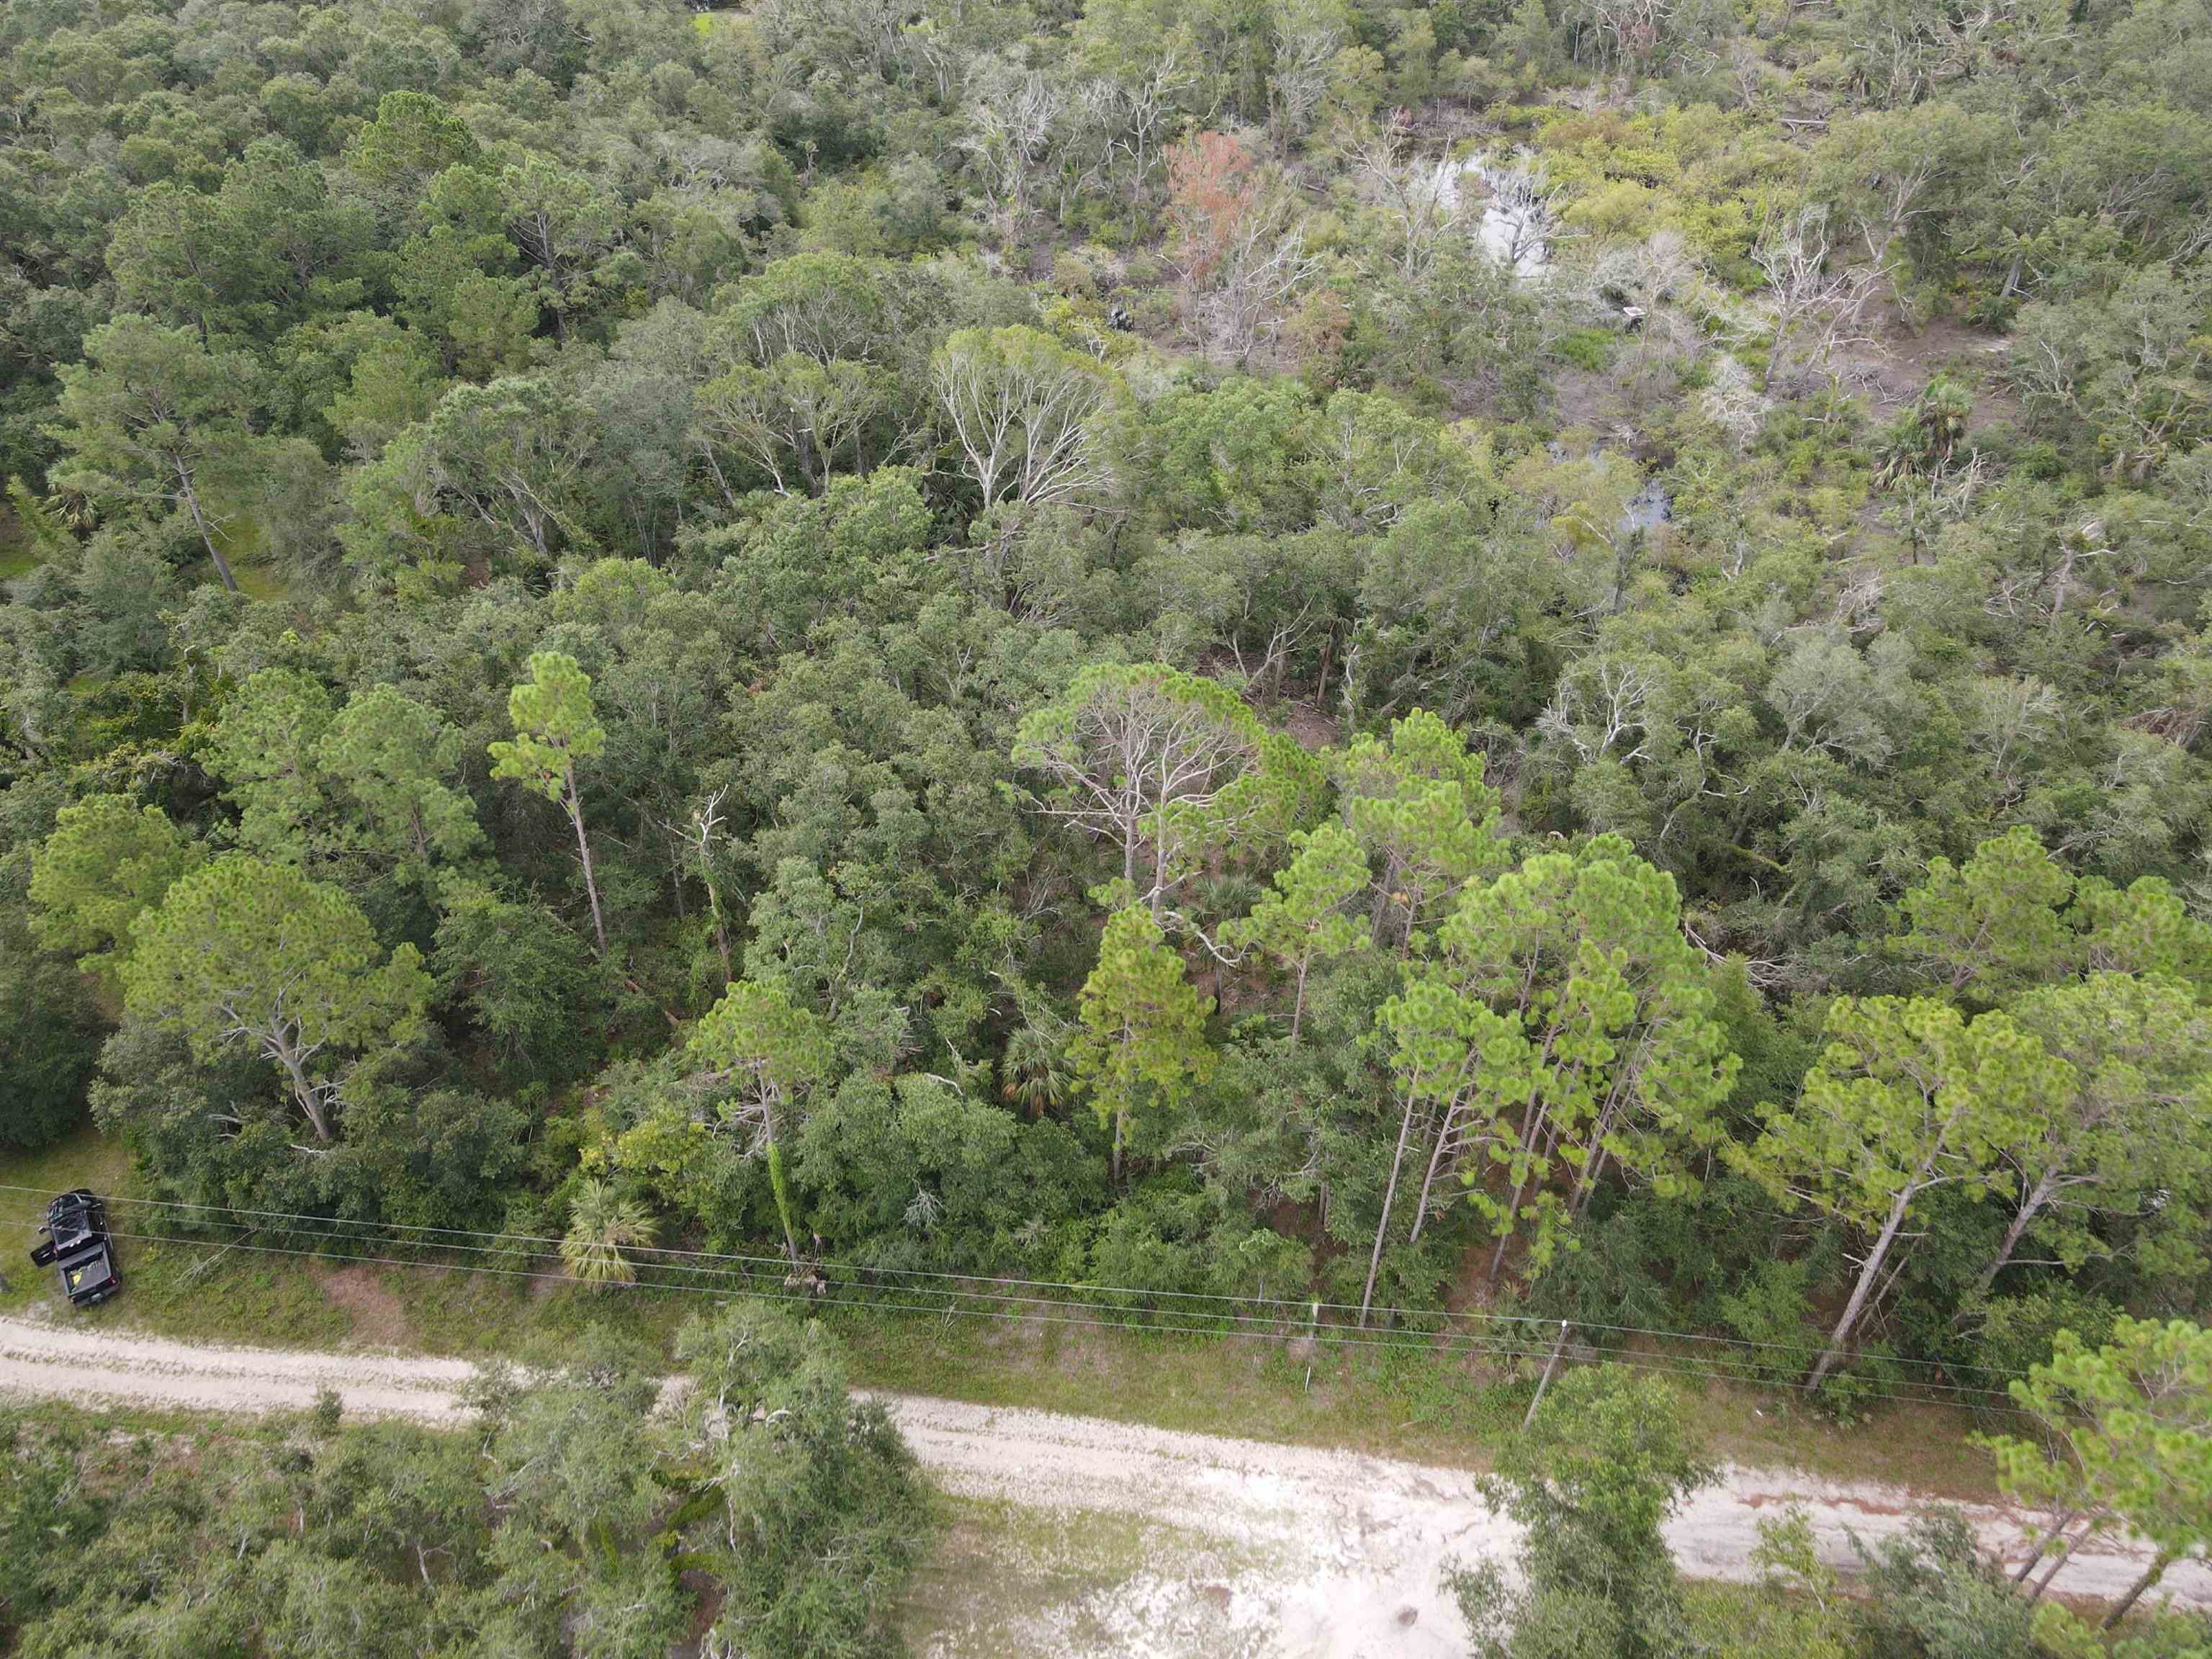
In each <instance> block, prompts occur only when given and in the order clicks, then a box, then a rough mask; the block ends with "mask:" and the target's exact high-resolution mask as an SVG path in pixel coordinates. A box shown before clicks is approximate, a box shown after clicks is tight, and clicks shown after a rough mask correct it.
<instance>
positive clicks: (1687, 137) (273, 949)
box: [0, 0, 2212, 1410]
mask: <svg viewBox="0 0 2212 1659" xmlns="http://www.w3.org/2000/svg"><path fill="white" fill-rule="evenodd" d="M0 108H4V110H5V112H6V117H7V118H6V121H5V123H4V125H0V226H4V227H5V230H4V237H5V252H6V258H5V261H4V263H0V474H4V475H5V476H6V477H7V478H8V480H9V485H8V503H9V506H8V508H7V511H6V513H5V515H4V516H0V536H3V537H4V538H5V543H6V551H5V556H6V559H7V567H6V568H7V570H8V573H9V583H8V586H7V590H6V592H7V603H6V605H5V606H4V608H0V661H4V665H5V666H4V671H0V992H4V1000H5V1007H6V1010H7V1012H8V1016H9V1017H8V1018H7V1019H6V1020H5V1021H4V1022H0V1066H4V1069H5V1072H6V1074H7V1079H8V1087H7V1089H6V1091H5V1094H4V1101H0V1139H4V1140H7V1141H9V1142H11V1143H15V1144H21V1145H35V1144H40V1143H41V1142H43V1141H45V1140H46V1139H49V1138H51V1137H52V1136H53V1135H54V1134H56V1133H59V1132H60V1131H61V1130H62V1129H64V1128H65V1127H67V1126H68V1125H70V1123H71V1122H72V1121H75V1119H76V1116H77V1115H79V1114H80V1113H81V1112H82V1110H83V1109H85V1108H86V1104H87V1103H89V1109H90V1110H91V1112H92V1113H93V1114H94V1117H95V1118H96V1120H97V1121H98V1122H99V1123H100V1125H101V1126H102V1127H105V1128H106V1129H107V1130H109V1131H111V1132H113V1133H118V1134H119V1135H121V1136H122V1137H124V1138H125V1139H127V1141H128V1143H129V1145H130V1146H131V1149H132V1151H133V1152H134V1154H135V1156H136V1158H137V1160H138V1163H139V1165H140V1170H141V1176H140V1179H141V1181H142V1183H143V1191H144V1192H145V1193H147V1194H149V1195H152V1196H155V1197H162V1198H169V1199H174V1200H183V1201H188V1202H191V1203H197V1204H206V1205H213V1206H247V1207H252V1208H257V1209H260V1210H264V1211H268V1212H290V1213H294V1214H297V1215H301V1216H309V1217H318V1216H331V1217H343V1218H351V1219H358V1220H365V1221H386V1222H391V1223H394V1224H404V1225H433V1226H441V1227H453V1228H497V1229H501V1230H504V1231H511V1232H514V1233H518V1234H525V1235H539V1236H545V1235H550V1236H555V1237H566V1238H568V1241H569V1244H570V1249H569V1250H568V1259H569V1261H570V1263H571V1266H572V1267H573V1268H574V1270H575V1271H576V1272H577V1273H579V1275H580V1276H582V1277H586V1278H601V1279H607V1278H614V1279H618V1278H620V1277H621V1276H622V1275H623V1273H624V1272H625V1271H626V1258H625V1255H624V1252H625V1250H628V1249H635V1247H637V1246H639V1245H641V1244H642V1243H647V1242H650V1241H653V1240H659V1241H660V1242H662V1243H682V1244H685V1245H689V1246H693V1247H697V1248H704V1249H774V1250H776V1251H779V1252H782V1253H786V1254H787V1255H788V1256H789V1257H790V1258H791V1260H792V1262H793V1268H794V1271H796V1270H797V1269H798V1268H799V1267H801V1266H803V1264H804V1263H805V1261H808V1260H810V1259H814V1260H819V1259H825V1258H826V1259H834V1260H836V1261H845V1262H858V1263H862V1264H876V1265H879V1266H883V1267H923V1268H933V1269H957V1270H959V1271H962V1272H973V1273H1009V1274H1021V1275H1025V1276H1029V1277H1032V1278H1036V1279H1049V1280H1056V1281H1069V1282H1075V1283H1081V1284H1085V1285H1109V1286H1115V1287H1121V1288H1124V1289H1127V1290H1129V1291H1139V1292H1143V1291H1159V1292H1165V1291H1208V1292H1215V1293H1222V1294H1230V1295H1247V1294H1255V1293H1261V1292H1265V1291H1273V1293H1274V1294H1276V1295H1279V1296H1280V1295H1290V1296H1294V1297H1307V1296H1312V1297H1319V1298H1321V1299H1322V1300H1323V1301H1325V1302H1328V1303H1332V1304H1340V1305H1341V1307H1342V1308H1343V1309H1344V1310H1345V1314H1344V1316H1345V1317H1347V1318H1349V1317H1354V1316H1357V1317H1359V1318H1362V1319H1365V1320H1368V1321H1370V1322H1373V1321H1376V1320H1401V1319H1404V1318H1407V1317H1408V1316H1410V1315H1409V1312H1408V1310H1424V1309H1434V1308H1438V1307H1441V1306H1443V1305H1445V1304H1447V1303H1449V1304H1452V1305H1454V1306H1464V1305H1467V1304H1469V1303H1474V1304H1492V1305H1508V1306H1518V1307H1522V1308H1525V1309H1528V1310H1533V1311H1534V1312H1538V1313H1541V1314H1544V1315H1546V1316H1550V1317H1559V1316H1573V1317H1576V1318H1582V1319H1589V1320H1593V1321H1598V1322H1607V1323H1610V1324H1614V1325H1638V1324H1642V1325H1652V1326H1662V1327H1666V1328H1674V1329H1681V1328H1696V1329H1699V1330H1705V1331H1711V1332H1713V1333H1716V1334H1725V1335H1729V1336H1732V1337H1734V1338H1738V1339H1741V1340H1746V1341H1752V1342H1758V1343H1763V1344H1767V1345H1770V1346H1769V1347H1768V1348H1766V1349H1765V1350H1762V1352H1770V1353H1775V1354H1778V1355H1780V1356H1782V1358H1780V1359H1778V1361H1777V1363H1776V1366H1775V1370H1776V1374H1777V1375H1778V1376H1783V1375H1789V1376H1797V1377H1806V1376H1809V1377H1810V1378H1811V1379H1812V1380H1814V1381H1815V1382H1818V1383H1820V1384H1821V1386H1822V1388H1823V1389H1824V1391H1825V1394H1826V1398H1827V1399H1829V1400H1830V1401H1832V1402H1834V1403H1835V1404H1837V1405H1838V1407H1839V1408H1842V1409H1846V1410H1848V1409H1850V1408H1851V1404H1852V1401H1853V1400H1854V1398H1855V1395H1854V1390H1855V1389H1856V1390H1861V1391H1865V1392H1868V1393H1871V1394H1877V1395H1878V1394H1879V1393H1880V1392H1881V1388H1882V1382H1883V1378H1884V1377H1885V1376H1890V1375H1892V1374H1893V1373H1891V1372H1889V1371H1886V1370H1885V1369H1884V1368H1885V1367H1886V1366H1891V1365H1894V1364H1898V1363H1900V1362H1911V1363H1913V1364H1918V1365H1921V1366H1923V1367H1925V1366H1928V1365H1930V1364H1934V1365H1938V1366H1942V1367H1946V1368H1950V1370H1949V1373H1948V1374H1950V1375H1954V1376H1961V1377H1969V1378H1971V1379H1972V1380H1973V1381H1975V1382H1977V1383H1984V1384H1985V1383H1988V1382H1989V1381H1990V1379H1991V1378H1992V1377H1996V1378H1999V1379H2001V1378H2002V1376H2008V1375H2017V1374H2019V1373H2021V1371H2023V1370H2025V1368H2026V1367H2027V1364H2030V1363H2032V1362H2033V1361H2038V1360H2042V1359H2046V1358H2049V1357H2050V1355H2051V1340H2052V1333H2053V1332H2054V1331H2056V1330H2057V1329H2058V1328H2060V1327H2062V1326H2064V1327H2066V1328H2071V1329H2073V1330H2075V1331H2076V1332H2078V1333H2080V1334H2081V1335H2082V1336H2083V1337H2084V1338H2085V1339H2087V1340H2089V1341H2090V1342H2092V1343H2095V1342H2096V1341H2099V1340H2102V1338H2103V1337H2104V1336H2106V1335H2107V1334H2110V1332H2111V1331H2112V1329H2113V1328H2114V1321H2115V1320H2116V1319H2117V1318H2118V1317H2119V1316H2122V1315H2123V1314H2127V1315H2134V1316H2146V1317H2151V1318H2165V1317H2167V1316H2173V1315H2185V1316H2197V1315H2201V1314H2202V1311H2203V1298H2204V1290H2205V1285H2206V1283H2207V1277H2206V1275H2207V1267H2208V1261H2207V1250H2208V1249H2212V1007H2208V1004H2207V994H2208V990H2212V928H2208V925H2207V916H2208V914H2212V910H2208V907H2212V861H2208V854H2212V846H2208V842H2207V839H2206V826H2207V823H2208V821H2212V819H2208V808H2212V733H2208V730H2207V726H2208V716H2212V634H2208V632H2207V629H2208V624H2212V616H2208V614H2207V610H2206V602H2207V586H2208V580H2212V450H2208V449H2207V448H2206V447H2204V439H2205V436H2206V432H2207V427H2208V424H2212V264H2208V258H2209V257H2212V254H2209V253H2208V247H2209V246H2212V231H2208V227H2212V211H2208V203H2207V202H2206V199H2205V197H2206V192H2207V191H2208V189H2212V16H2208V15H2207V11H2206V7H2205V5H2204V3H2203V0H2071V3H2069V4H2059V3H2053V0H2004V3H2001V4H1995V5H1987V6H1978V7H1972V8H1960V7H1954V6H1951V5H1948V4H1943V3H1932V0H1822V3H1810V4H1789V5H1767V4H1765V3H1763V0H1743V3H1739V4H1734V5H1723V4H1720V3H1714V0H1695V3H1692V0H1684V3H1677V4H1659V3H1654V0H1519V3H1517V4H1513V5H1506V4H1504V3H1489V0H1441V3H1437V4H1434V5H1413V4H1406V5H1401V4H1394V3H1387V0H1281V3H1275V4H1269V5H1249V4H1241V3H1232V0H1191V3H1185V4H1176V5H1172V6H1170V5H1164V4H1155V3H1152V0H1095V3H1092V4H1091V5H1089V6H1087V7H1078V6H1075V5H1073V4H1051V3H1039V4H1027V3H1019V0H1005V3H998V4H992V5H965V4H957V3H949V0H947V3H939V0H923V3H898V4H884V3H879V0H760V3H758V4H757V5H753V6H750V7H748V8H745V9H731V10H714V11H708V12H700V13H696V14H695V13H693V12H691V11H690V10H688V9H684V8H683V7H680V6H677V5H673V4H668V3H655V0H421V3H417V4H398V3H386V0H349V3H343V4H336V5H301V6H292V5H276V4H256V3H222V4H217V3H210V0H190V3H185V4H182V5H179V6H174V7H171V6H168V5H166V4H164V3H161V0H143V3H141V0H107V3H95V0H8V3H7V4H6V6H5V8H4V9H0ZM1354 1310H1356V1314H1355V1312H1354ZM1968 1368H1981V1369H1978V1370H1969V1369H1968ZM1918 1374H1920V1375H1926V1374H1928V1373H1927V1372H1926V1371H1925V1370H1923V1371H1921V1372H1920V1373H1918Z"/></svg>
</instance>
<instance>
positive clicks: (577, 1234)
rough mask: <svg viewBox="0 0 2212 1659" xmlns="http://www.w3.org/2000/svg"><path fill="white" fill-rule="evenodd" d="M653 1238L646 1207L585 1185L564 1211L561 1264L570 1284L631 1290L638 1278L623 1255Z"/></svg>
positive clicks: (598, 1184)
mask: <svg viewBox="0 0 2212 1659" xmlns="http://www.w3.org/2000/svg"><path fill="white" fill-rule="evenodd" d="M650 1243H653V1218H652V1217H651V1216H650V1215H647V1213H646V1209H645V1206H644V1205H642V1204H641V1203H639V1202H638V1201H637V1200H635V1199H631V1198H623V1196H621V1195H620V1194H617V1192H616V1191H615V1189H614V1188H611V1187H610V1186H609V1185H607V1183H606V1182H604V1181H586V1182H584V1184H583V1185H582V1186H580V1187H579V1188H577V1189H576V1196H575V1198H574V1200H572V1201H571V1202H570V1204H569V1206H568V1237H566V1238H563V1239H562V1241H561V1261H562V1264H563V1265H564V1266H566V1267H567V1268H568V1276H569V1277H570V1278H571V1279H576V1280H578V1281H580V1282H581V1283H583V1284H586V1285H628V1284H631V1283H633V1282H635V1279H636V1278H637V1275H636V1273H635V1272H633V1271H632V1270H631V1267H630V1264H629V1258H628V1257H627V1256H625V1255H623V1250H624V1249H637V1248H639V1247H641V1246H643V1245H647V1244H650Z"/></svg>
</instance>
